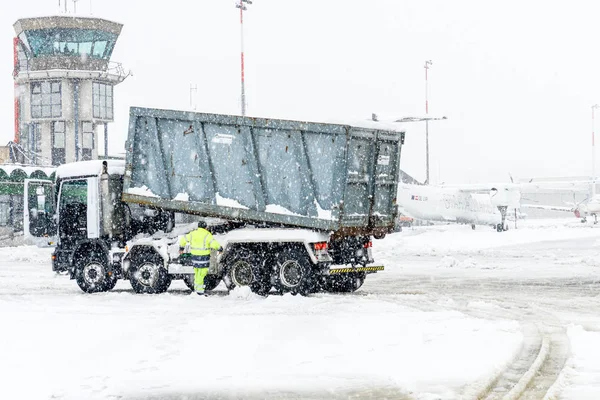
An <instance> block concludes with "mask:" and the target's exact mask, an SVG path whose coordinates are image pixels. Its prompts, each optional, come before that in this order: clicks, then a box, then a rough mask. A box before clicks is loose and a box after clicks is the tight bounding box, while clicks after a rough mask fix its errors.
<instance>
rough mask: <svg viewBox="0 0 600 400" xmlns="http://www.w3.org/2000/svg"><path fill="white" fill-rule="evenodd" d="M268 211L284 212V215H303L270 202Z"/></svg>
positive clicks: (274, 212)
mask: <svg viewBox="0 0 600 400" xmlns="http://www.w3.org/2000/svg"><path fill="white" fill-rule="evenodd" d="M266 211H267V212H269V213H273V214H283V215H295V216H298V217H301V215H300V214H295V213H293V212H291V211H290V210H288V209H287V208H285V207H283V206H280V205H277V204H268V205H267V208H266Z"/></svg>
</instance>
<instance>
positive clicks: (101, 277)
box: [75, 256, 117, 293]
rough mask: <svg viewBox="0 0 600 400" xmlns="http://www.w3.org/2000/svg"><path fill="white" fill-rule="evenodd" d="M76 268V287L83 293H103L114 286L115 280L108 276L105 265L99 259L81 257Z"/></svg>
mask: <svg viewBox="0 0 600 400" xmlns="http://www.w3.org/2000/svg"><path fill="white" fill-rule="evenodd" d="M76 268H77V270H76V275H75V276H76V281H77V285H78V286H79V288H80V289H81V290H82V291H84V292H85V293H97V292H104V291H107V290H110V289H112V288H113V287H114V286H115V284H116V281H117V279H116V278H115V277H114V276H112V275H109V274H108V271H107V268H106V265H105V264H104V262H102V260H100V258H99V257H94V256H88V257H83V258H81V259H80V260H79V262H78V263H77V267H76Z"/></svg>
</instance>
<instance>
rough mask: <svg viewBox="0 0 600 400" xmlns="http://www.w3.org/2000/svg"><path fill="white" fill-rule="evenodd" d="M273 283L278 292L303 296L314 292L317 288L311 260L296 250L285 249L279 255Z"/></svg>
mask: <svg viewBox="0 0 600 400" xmlns="http://www.w3.org/2000/svg"><path fill="white" fill-rule="evenodd" d="M273 281H274V282H275V288H276V289H277V290H278V291H280V292H290V293H292V294H301V295H303V296H306V295H308V294H310V293H312V292H314V291H315V287H316V282H315V279H314V274H313V271H312V268H311V263H310V260H309V259H308V257H307V256H306V255H303V254H302V253H301V251H300V250H296V249H285V250H283V251H281V252H280V253H279V255H278V256H277V267H276V268H275V271H274V276H273Z"/></svg>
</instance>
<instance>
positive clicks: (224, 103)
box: [0, 0, 600, 183]
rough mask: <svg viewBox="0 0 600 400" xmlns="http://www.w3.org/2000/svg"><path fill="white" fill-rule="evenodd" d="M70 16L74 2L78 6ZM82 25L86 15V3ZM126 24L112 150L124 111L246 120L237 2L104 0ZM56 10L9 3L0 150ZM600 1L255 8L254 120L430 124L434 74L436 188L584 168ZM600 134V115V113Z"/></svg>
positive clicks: (385, 1) (324, 0) (599, 46)
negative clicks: (17, 85)
mask: <svg viewBox="0 0 600 400" xmlns="http://www.w3.org/2000/svg"><path fill="white" fill-rule="evenodd" d="M70 7H71V9H72V6H70ZM77 11H78V14H79V15H83V16H89V15H90V2H89V0H80V1H79V2H78V6H77ZM92 12H93V15H94V16H96V17H102V18H106V19H110V20H114V21H117V22H121V23H123V24H124V25H125V26H124V28H123V32H122V34H121V37H120V39H119V41H118V42H117V46H116V48H115V51H114V53H113V60H115V61H119V62H122V63H123V64H124V65H125V67H126V68H128V69H131V70H132V71H133V76H131V77H129V78H128V79H127V80H126V81H125V82H124V83H122V84H120V85H119V86H118V87H117V88H116V90H115V118H116V121H115V123H114V124H112V125H111V126H110V135H111V141H110V148H111V152H118V151H122V149H123V145H124V140H125V137H126V135H127V132H126V130H127V119H128V110H129V107H130V106H148V107H161V108H173V109H189V108H190V101H189V95H190V93H189V87H190V83H194V84H196V85H198V88H199V89H198V91H199V94H198V99H197V102H196V103H197V110H198V111H203V112H216V113H239V112H240V93H239V91H240V90H239V89H240V82H239V81H240V78H239V51H240V32H239V15H238V12H237V9H236V8H235V1H234V0H200V1H192V0H169V1H157V0H150V1H149V0H120V1H117V0H102V1H100V0H95V1H93V2H92ZM54 14H58V0H22V1H19V2H8V3H7V2H2V4H1V5H0V93H3V95H2V96H0V143H2V144H4V143H5V142H8V141H9V140H11V139H12V137H13V95H12V93H13V81H12V75H11V73H12V68H13V66H12V40H11V38H12V37H13V36H14V31H13V28H12V25H13V23H14V22H15V21H16V20H17V19H19V18H23V17H31V16H44V15H54ZM599 21H600V2H597V1H592V0H590V1H577V0H573V1H569V2H559V1H554V0H550V1H548V0H546V1H541V0H528V1H522V0H521V1H519V0H505V1H502V2H491V1H477V0H470V1H468V0H453V1H448V0H407V1H397V0H369V1H366V0H363V1H356V0H301V1H283V0H254V4H253V5H251V6H249V10H248V12H247V13H246V14H245V21H244V22H245V24H244V26H245V47H246V92H247V103H248V108H247V112H248V114H249V115H253V116H264V117H277V118H291V119H308V120H324V119H325V120H332V119H335V120H339V119H349V120H356V119H361V118H369V117H370V115H371V113H372V112H377V113H381V114H388V115H414V114H417V115H423V114H424V108H425V106H424V100H425V82H424V69H423V65H424V62H425V60H428V59H431V60H432V61H433V66H432V68H431V69H430V72H429V89H430V90H429V102H430V109H429V110H430V114H435V115H446V116H448V120H447V121H440V122H432V123H430V126H429V131H430V149H431V159H432V162H431V177H432V181H433V182H440V181H445V182H452V183H459V182H486V181H504V180H507V179H508V174H509V172H510V173H512V174H513V175H514V176H516V177H526V176H566V175H585V174H589V173H590V171H591V148H590V142H591V139H590V137H591V130H592V123H591V106H592V105H593V104H594V103H596V102H599V103H600V23H599ZM598 114H599V115H598V121H599V123H598V124H597V125H598V129H597V130H600V112H598ZM424 132H425V126H424V124H423V123H417V124H412V125H407V139H406V146H405V147H404V149H403V160H402V166H403V169H405V170H406V171H407V172H408V173H410V174H412V175H414V176H415V177H416V178H418V179H419V180H423V179H424V176H425V164H424V159H425V151H424V149H425V139H424V137H425V135H424Z"/></svg>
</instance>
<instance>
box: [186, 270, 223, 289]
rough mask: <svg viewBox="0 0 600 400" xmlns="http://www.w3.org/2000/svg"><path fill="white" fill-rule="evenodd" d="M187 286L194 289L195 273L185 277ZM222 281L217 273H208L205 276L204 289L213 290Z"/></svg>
mask: <svg viewBox="0 0 600 400" xmlns="http://www.w3.org/2000/svg"><path fill="white" fill-rule="evenodd" d="M183 282H184V283H185V286H187V287H188V289H190V290H191V291H192V292H193V291H194V275H191V274H188V275H186V276H185V277H184V278H183ZM219 283H221V277H220V276H217V275H206V276H205V277H204V290H213V289H215V288H216V287H217V286H219Z"/></svg>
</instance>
